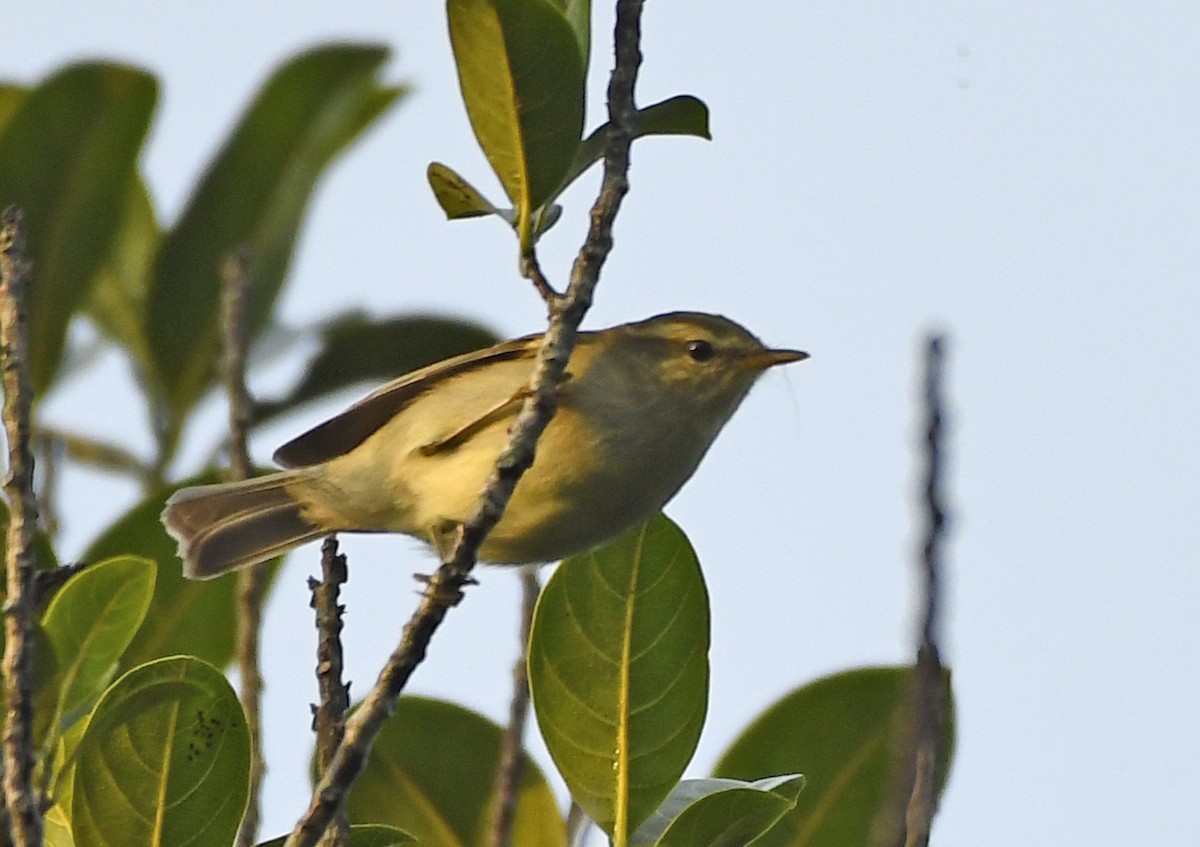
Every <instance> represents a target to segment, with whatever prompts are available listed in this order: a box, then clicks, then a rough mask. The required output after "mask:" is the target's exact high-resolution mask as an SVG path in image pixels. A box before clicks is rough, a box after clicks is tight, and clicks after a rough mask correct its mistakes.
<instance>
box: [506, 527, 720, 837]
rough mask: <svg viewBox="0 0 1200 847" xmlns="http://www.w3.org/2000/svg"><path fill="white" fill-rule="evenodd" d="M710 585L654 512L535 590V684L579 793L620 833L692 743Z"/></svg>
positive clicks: (559, 759) (698, 722)
mask: <svg viewBox="0 0 1200 847" xmlns="http://www.w3.org/2000/svg"><path fill="white" fill-rule="evenodd" d="M708 642H709V632H708V594H707V591H706V589H705V587H704V578H703V576H702V575H701V573H700V566H699V563H698V562H697V561H696V555H695V553H694V552H693V550H692V548H691V545H690V544H689V543H688V540H687V538H686V536H684V534H683V532H682V531H681V530H680V529H679V528H678V527H677V526H675V524H673V523H672V522H671V521H669V520H668V519H667V518H665V517H663V516H662V515H659V516H657V517H655V518H652V519H651V520H650V521H648V522H647V523H646V524H645V525H643V526H641V527H637V528H635V529H633V530H630V531H628V532H626V533H624V534H622V535H621V536H619V537H617V538H616V539H615V540H613V541H612V542H610V543H609V544H607V545H605V546H604V547H601V548H599V549H597V550H594V551H592V552H591V553H587V554H584V555H582V556H575V557H573V558H571V559H568V560H567V561H565V562H563V564H562V565H560V566H559V568H558V570H557V571H556V572H555V574H554V576H553V577H551V579H550V581H549V582H548V583H547V584H546V587H545V589H543V591H542V596H541V598H540V599H539V600H538V605H537V611H536V613H535V615H534V624H533V632H532V634H531V636H530V642H529V685H530V689H531V691H532V692H533V704H534V708H535V711H536V713H537V719H538V725H539V726H540V727H541V730H542V735H543V737H544V738H545V741H546V746H547V748H549V750H550V755H551V757H552V758H553V759H554V763H555V764H556V765H557V766H558V769H559V771H560V772H561V773H562V775H563V779H564V780H566V783H567V787H568V788H569V789H570V790H571V795H572V797H574V799H575V801H576V802H577V803H579V805H580V806H581V807H582V808H583V810H584V811H585V812H587V813H588V815H590V816H591V817H592V819H593V820H595V821H596V822H597V823H598V824H599V825H600V826H601V828H603V829H604V831H605V832H607V833H609V834H610V835H611V836H612V837H613V840H614V841H615V842H616V843H618V844H623V843H625V838H626V836H628V835H629V834H630V833H632V832H633V831H634V830H635V829H636V828H637V826H638V824H640V823H641V822H642V821H643V820H645V819H646V817H647V816H648V815H649V814H650V813H651V812H653V811H654V809H655V808H656V807H657V806H658V805H659V803H660V802H661V801H662V800H663V798H664V797H666V796H667V794H668V793H669V792H670V791H671V789H672V788H673V787H674V785H675V783H676V782H677V781H678V780H679V775H680V774H681V773H682V772H683V769H684V767H686V766H687V763H688V761H689V760H690V759H691V757H692V753H693V752H694V751H695V748H696V742H697V740H698V739H699V737H700V728H701V726H702V725H703V724H704V714H705V710H706V708H707V704H708Z"/></svg>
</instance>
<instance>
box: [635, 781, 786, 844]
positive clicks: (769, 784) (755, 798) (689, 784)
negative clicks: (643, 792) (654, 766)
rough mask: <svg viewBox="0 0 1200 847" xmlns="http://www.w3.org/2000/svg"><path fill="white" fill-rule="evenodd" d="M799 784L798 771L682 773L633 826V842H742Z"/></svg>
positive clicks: (774, 816) (779, 812)
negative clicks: (752, 778)
mask: <svg viewBox="0 0 1200 847" xmlns="http://www.w3.org/2000/svg"><path fill="white" fill-rule="evenodd" d="M803 788H804V777H803V776H800V775H799V774H792V775H789V776H777V777H770V778H767V779H760V780H758V781H757V782H742V781H741V780H736V779H687V780H684V781H683V782H681V783H679V785H677V786H675V788H674V789H673V790H672V791H671V793H670V795H669V796H668V797H667V799H666V800H665V801H663V804H662V805H661V806H659V807H658V809H656V810H655V812H654V814H653V815H651V816H650V817H649V818H648V819H647V820H646V822H645V823H643V824H642V825H641V826H640V827H638V830H637V832H635V833H634V834H633V838H632V839H631V840H630V843H631V844H633V845H634V847H650V845H656V847H744V845H748V844H750V843H751V842H752V841H754V839H756V838H758V837H759V836H760V835H762V834H763V833H764V832H766V831H767V830H769V829H770V828H771V827H772V826H774V825H775V823H776V822H777V821H778V820H779V819H780V818H781V817H783V815H784V814H785V813H787V812H788V811H789V810H791V809H793V808H795V806H796V798H798V797H799V796H800V791H801V790H802V789H803Z"/></svg>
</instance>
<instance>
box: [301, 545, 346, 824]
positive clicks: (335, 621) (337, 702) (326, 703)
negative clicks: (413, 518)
mask: <svg viewBox="0 0 1200 847" xmlns="http://www.w3.org/2000/svg"><path fill="white" fill-rule="evenodd" d="M346 577H347V574H346V557H345V556H343V555H340V554H339V553H338V545H337V539H336V538H335V537H334V536H332V535H331V536H329V537H328V538H326V539H325V543H324V544H322V545H321V580H320V581H319V582H318V581H317V580H315V579H309V581H308V590H309V591H311V592H312V603H311V606H312V608H313V609H315V610H316V613H317V615H316V617H317V632H318V633H319V634H320V635H319V641H318V643H317V689H318V690H319V692H320V705H318V706H315V707H313V729H314V730H315V731H316V733H317V762H318V763H319V765H320V768H321V771H322V772H324V770H325V768H327V767H329V763H330V762H332V761H333V757H334V756H335V755H336V754H337V748H338V745H339V744H341V743H342V732H343V730H344V728H345V721H346V710H347V709H349V708H350V685H349V684H348V683H345V682H343V681H342V672H343V670H344V669H345V666H344V664H343V661H342V638H341V635H342V615H343V613H344V612H345V611H346V607H345V606H342V605H340V604H339V603H338V595H339V593H340V590H341V586H342V585H344V584H345V582H346ZM349 836H350V819H349V817H348V816H347V815H346V812H345V809H341V810H340V811H339V812H338V813H337V814H336V815H334V817H333V824H332V825H331V826H330V827H329V828H328V829H326V830H325V835H324V837H323V839H322V841H321V844H322V845H323V847H345V845H346V844H347V843H349V842H348V838H349Z"/></svg>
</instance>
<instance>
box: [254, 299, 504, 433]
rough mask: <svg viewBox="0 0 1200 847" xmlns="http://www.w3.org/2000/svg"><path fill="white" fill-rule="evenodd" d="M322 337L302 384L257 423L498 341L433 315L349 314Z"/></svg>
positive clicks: (263, 408) (467, 324) (257, 412)
mask: <svg viewBox="0 0 1200 847" xmlns="http://www.w3.org/2000/svg"><path fill="white" fill-rule="evenodd" d="M320 332H321V348H320V350H318V351H317V354H316V355H315V356H313V358H312V360H311V361H310V362H309V363H308V367H307V368H306V370H305V373H304V376H303V377H301V379H300V382H299V383H298V384H297V385H296V387H295V388H293V389H292V390H291V391H289V392H288V393H287V395H286V396H284V397H282V398H280V399H279V400H274V401H268V402H264V403H259V404H258V405H257V406H256V407H255V409H254V415H253V417H254V422H255V423H256V424H257V423H261V422H262V421H264V420H267V419H269V418H272V417H274V416H276V415H278V414H281V413H283V412H288V411H291V410H292V409H295V408H296V407H297V406H300V405H302V404H304V403H308V402H310V401H312V400H317V399H319V398H321V397H324V396H326V395H328V394H331V393H333V392H335V391H339V390H341V389H343V388H347V387H349V386H352V385H356V384H358V383H362V382H384V381H387V380H390V379H392V378H393V377H397V376H400V375H401V374H405V373H408V372H409V371H413V370H416V369H417V368H421V367H424V366H425V365H430V364H433V363H434V362H438V361H441V360H442V359H448V358H450V357H451V356H457V355H459V354H460V353H469V352H470V351H472V350H478V349H480V348H482V347H488V346H490V345H492V344H495V343H496V342H497V341H498V340H499V338H498V337H497V336H496V334H495V333H493V332H492V331H491V330H489V329H486V328H484V327H483V326H482V325H480V324H477V323H474V322H471V321H465V320H460V319H456V318H448V317H438V316H433V315H410V316H396V317H388V318H372V317H370V316H368V315H365V314H363V313H362V312H351V313H348V314H343V315H339V316H338V317H335V318H333V319H332V320H330V321H329V322H328V323H326V324H325V325H324V326H323V327H321V330H320Z"/></svg>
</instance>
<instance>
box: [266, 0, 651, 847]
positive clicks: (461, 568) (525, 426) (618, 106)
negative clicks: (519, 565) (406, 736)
mask: <svg viewBox="0 0 1200 847" xmlns="http://www.w3.org/2000/svg"><path fill="white" fill-rule="evenodd" d="M641 13H642V2H641V0H618V3H617V23H616V28H615V36H614V39H615V42H616V45H615V47H616V62H615V67H614V69H613V73H612V79H611V81H610V83H609V120H610V122H611V124H612V126H611V128H610V131H609V138H608V144H607V146H606V149H605V157H604V176H603V178H602V181H601V185H600V195H599V196H598V197H597V198H596V202H595V204H594V205H593V206H592V212H591V225H590V227H589V229H588V235H587V239H586V240H585V241H584V244H583V247H582V248H581V249H580V251H579V255H578V256H577V257H576V259H575V263H574V266H573V267H572V269H571V282H570V285H569V286H568V288H567V293H566V295H565V296H564V298H563V301H562V303H561V305H560V306H558V307H556V308H552V309H551V310H550V313H551V314H550V325H549V327H548V328H547V330H546V333H545V334H544V335H543V336H542V344H541V348H540V349H539V351H538V357H537V362H536V364H535V366H534V372H533V377H532V382H531V394H530V396H529V398H528V399H526V401H525V405H524V407H523V408H522V409H521V412H520V413H519V414H518V416H517V420H516V422H515V423H514V424H513V428H512V430H511V433H510V435H509V441H508V445H507V446H506V447H505V449H504V451H503V452H502V453H501V454H500V456H499V458H498V459H497V460H496V467H495V469H494V470H493V472H492V474H491V477H490V478H489V479H488V483H487V486H486V487H485V489H484V491H483V493H482V494H481V495H480V498H479V500H477V501H476V503H475V506H474V507H473V509H472V510H471V513H470V515H469V516H468V517H467V520H466V521H465V522H464V523H463V526H462V531H461V532H460V534H459V537H458V542H457V543H456V545H455V547H454V550H453V551H452V552H451V554H450V556H449V557H448V558H447V560H446V561H445V562H443V563H442V565H441V567H439V568H438V569H437V571H436V572H435V573H434V574H433V576H432V577H430V579H429V582H428V584H427V586H426V588H425V591H424V593H423V594H422V598H421V602H420V604H419V605H418V607H417V610H416V612H415V613H414V614H413V616H412V618H410V620H409V622H408V624H407V625H406V626H405V628H404V632H403V634H402V635H401V637H400V643H399V644H398V645H397V646H396V649H395V650H393V651H392V655H391V656H390V657H388V660H387V662H386V664H385V665H384V667H383V669H382V670H381V671H380V673H379V678H378V680H377V681H376V683H375V685H374V687H373V688H372V689H371V691H370V692H369V693H368V694H367V696H366V698H365V699H364V700H363V702H362V703H361V704H360V705H359V707H358V708H357V709H356V710H355V712H354V714H353V715H351V716H350V718H349V720H347V721H346V731H345V736H344V738H343V739H342V743H341V745H340V746H339V747H338V752H337V755H336V756H335V757H334V760H333V762H332V764H331V765H330V767H329V768H328V769H326V771H325V773H324V774H323V775H322V777H321V780H320V782H319V783H318V785H317V787H316V790H315V791H314V792H313V797H312V802H311V803H310V804H309V807H308V810H307V811H306V812H305V813H304V816H303V817H302V818H301V819H300V820H299V822H297V824H296V828H295V829H294V830H293V831H292V833H291V835H289V836H288V840H287V842H286V847H311V845H313V844H315V843H316V840H317V838H319V837H320V835H321V833H322V832H324V831H325V828H326V827H327V826H328V825H329V822H330V820H332V818H333V816H334V815H335V814H336V813H337V811H338V810H339V809H341V807H342V805H343V803H344V802H345V797H346V793H347V792H348V791H349V790H350V786H351V785H352V784H353V782H354V780H355V779H356V778H357V776H358V774H359V773H360V772H361V771H362V768H363V765H364V764H365V763H366V759H367V755H368V754H369V753H370V750H371V744H372V743H373V742H374V740H375V736H376V735H378V734H379V731H380V729H381V728H382V727H383V723H384V721H385V720H387V718H388V717H390V716H391V715H392V713H393V712H394V711H395V709H396V700H397V699H398V698H399V696H400V692H401V691H403V690H404V686H405V684H406V683H407V682H408V678H409V677H410V676H411V675H412V672H413V670H414V669H415V668H416V666H417V665H418V664H420V662H421V661H422V660H423V659H424V658H425V652H426V650H427V649H428V647H429V641H430V639H431V638H432V637H433V633H434V632H436V631H437V628H438V626H440V625H441V623H442V620H443V619H444V618H445V616H446V612H447V611H448V610H449V608H450V607H451V606H453V605H455V604H457V603H458V602H459V600H461V599H462V596H463V595H462V590H463V588H464V587H465V586H466V585H468V584H469V583H470V582H471V569H472V568H473V567H474V566H475V560H476V557H477V556H478V553H479V547H480V545H481V544H482V543H483V540H484V539H485V538H486V537H487V534H488V532H490V531H491V529H492V527H494V526H495V525H496V523H497V521H499V520H500V516H501V514H502V512H503V510H504V507H505V506H506V505H507V503H508V500H509V498H510V497H512V492H513V488H514V487H515V486H516V484H517V480H519V479H520V478H521V475H522V474H523V473H524V472H525V470H526V469H527V468H528V467H529V466H530V465H531V464H533V451H534V446H535V445H536V443H537V439H538V438H539V437H540V436H541V434H542V432H543V430H545V428H546V425H547V424H548V423H549V422H550V419H551V417H552V416H553V415H554V411H555V408H556V404H557V391H558V386H559V384H560V383H561V382H562V380H563V376H564V374H565V372H566V367H567V360H568V359H569V358H570V355H571V350H572V349H573V348H574V346H575V335H576V332H577V331H578V328H579V323H580V321H582V320H583V316H584V314H585V313H586V312H587V309H588V307H589V306H590V305H591V302H592V292H593V291H594V289H595V287H596V283H597V281H598V280H599V277H600V269H601V268H602V267H603V265H604V261H605V260H606V259H607V258H608V254H609V251H610V250H611V249H612V226H613V221H614V219H615V218H616V215H617V211H618V210H619V209H620V206H621V200H622V199H623V198H624V196H625V194H626V193H627V192H628V191H629V180H628V170H629V146H630V143H631V142H632V140H633V135H632V125H633V115H634V107H633V88H634V84H635V82H636V80H637V70H638V66H639V64H640V63H641V52H640V50H639V48H638V42H639V40H640V38H641Z"/></svg>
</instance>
